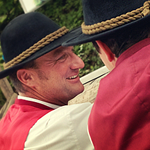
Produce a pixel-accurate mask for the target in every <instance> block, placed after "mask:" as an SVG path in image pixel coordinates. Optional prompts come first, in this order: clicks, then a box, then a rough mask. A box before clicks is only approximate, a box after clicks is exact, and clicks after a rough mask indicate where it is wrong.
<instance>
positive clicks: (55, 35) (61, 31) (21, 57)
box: [4, 27, 69, 69]
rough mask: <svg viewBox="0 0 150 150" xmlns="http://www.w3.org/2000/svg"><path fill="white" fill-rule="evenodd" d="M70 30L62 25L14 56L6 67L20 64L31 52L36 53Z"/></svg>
mask: <svg viewBox="0 0 150 150" xmlns="http://www.w3.org/2000/svg"><path fill="white" fill-rule="evenodd" d="M68 31H69V30H68V29H67V28H66V27H62V28H60V29H58V30H57V31H55V32H53V33H51V34H49V35H47V36H46V37H44V38H43V39H41V40H40V41H38V42H37V43H35V44H34V45H33V46H31V47H30V48H28V49H27V50H25V51H24V52H22V53H21V54H19V55H18V56H17V57H15V58H13V59H12V60H11V61H9V62H7V63H6V64H5V65H4V68H5V69H7V68H9V67H12V66H14V65H15V64H18V63H19V62H21V61H22V60H24V59H25V58H27V57H29V56H30V55H31V54H33V53H35V52H36V51H38V50H40V49H41V48H42V47H44V46H46V45H47V44H49V43H50V42H52V41H54V40H55V39H58V38H59V37H61V36H63V35H64V34H66V33H67V32H68Z"/></svg>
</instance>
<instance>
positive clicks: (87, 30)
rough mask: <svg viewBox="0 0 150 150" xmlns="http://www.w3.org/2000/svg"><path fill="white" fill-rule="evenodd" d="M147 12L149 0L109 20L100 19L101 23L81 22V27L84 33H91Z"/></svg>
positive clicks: (131, 19)
mask: <svg viewBox="0 0 150 150" xmlns="http://www.w3.org/2000/svg"><path fill="white" fill-rule="evenodd" d="M148 14H150V0H148V1H146V2H144V5H143V6H142V7H140V8H138V9H136V10H133V11H131V12H128V13H126V14H123V15H121V16H118V17H116V18H112V19H110V20H106V21H102V22H101V23H97V24H93V25H85V23H84V22H83V23H82V25H81V28H82V32H83V33H84V34H88V35H91V34H95V33H99V32H102V31H105V30H108V29H112V28H115V27H117V26H121V25H123V24H125V23H128V22H131V21H134V20H137V19H140V18H142V17H144V16H146V15H148Z"/></svg>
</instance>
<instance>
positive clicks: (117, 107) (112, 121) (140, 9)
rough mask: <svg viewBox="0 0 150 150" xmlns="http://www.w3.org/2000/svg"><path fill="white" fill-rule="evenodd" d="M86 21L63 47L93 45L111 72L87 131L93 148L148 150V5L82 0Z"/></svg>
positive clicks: (140, 0)
mask: <svg viewBox="0 0 150 150" xmlns="http://www.w3.org/2000/svg"><path fill="white" fill-rule="evenodd" d="M82 2H83V14H84V23H83V24H82V25H81V28H78V29H77V30H76V31H77V33H78V35H77V37H76V38H73V39H70V40H68V41H67V42H65V43H64V44H63V45H67V46H70V45H76V44H82V43H86V42H93V44H94V46H95V47H96V49H97V50H98V52H99V55H100V58H101V59H102V61H103V62H104V63H105V65H106V66H107V67H108V69H109V70H110V71H111V72H110V73H109V74H108V75H107V76H106V77H105V78H103V79H102V80H101V81H100V87H99V91H98V94H97V97H96V100H95V103H94V105H93V108H92V111H91V114H90V117H89V121H88V122H89V123H88V129H89V134H90V136H91V140H92V142H93V144H94V147H95V149H96V150H146V149H150V142H149V140H150V92H149V89H150V59H149V56H150V15H149V14H150V1H146V0H136V1H133V0H128V1H122V0H105V1H102V0H83V1H82Z"/></svg>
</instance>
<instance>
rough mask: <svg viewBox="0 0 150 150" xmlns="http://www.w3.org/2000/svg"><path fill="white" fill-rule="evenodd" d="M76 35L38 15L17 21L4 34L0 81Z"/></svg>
mask: <svg viewBox="0 0 150 150" xmlns="http://www.w3.org/2000/svg"><path fill="white" fill-rule="evenodd" d="M74 35H75V33H74V32H68V29H66V27H62V28H61V27H60V26H58V25H57V24H56V23H55V22H53V21H52V20H51V19H49V18H48V17H46V16H45V15H43V14H41V13H38V12H31V13H27V14H22V15H20V16H18V17H16V18H15V19H13V20H12V21H11V22H10V23H9V24H8V25H7V26H6V27H5V29H4V30H3V32H2V34H1V47H2V52H3V56H4V61H5V69H4V70H3V71H2V72H0V78H3V77H5V76H7V75H9V74H10V73H11V72H12V71H14V70H17V69H19V68H21V67H22V66H23V65H24V64H26V63H28V62H29V61H32V60H34V59H36V58H38V57H40V56H42V55H44V54H46V53H47V52H50V51H52V50H53V49H55V48H57V47H59V46H61V44H62V43H63V42H64V41H66V40H67V39H69V38H70V37H72V36H74Z"/></svg>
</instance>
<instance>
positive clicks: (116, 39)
mask: <svg viewBox="0 0 150 150" xmlns="http://www.w3.org/2000/svg"><path fill="white" fill-rule="evenodd" d="M149 35H150V27H149V26H148V25H146V26H136V27H134V28H129V29H127V30H121V31H120V32H117V33H115V34H112V35H110V36H109V37H105V38H103V39H99V40H100V41H102V42H103V43H105V44H106V45H107V46H108V47H109V48H110V50H111V51H112V52H113V53H114V54H115V56H116V57H119V56H120V55H121V54H122V53H123V52H124V51H125V50H127V49H128V48H129V47H131V46H132V45H134V44H136V43H137V42H139V41H141V40H143V39H145V38H147V37H148V36H149ZM93 45H94V47H95V48H96V49H98V48H97V47H98V45H97V46H96V42H93ZM97 51H98V50H97Z"/></svg>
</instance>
